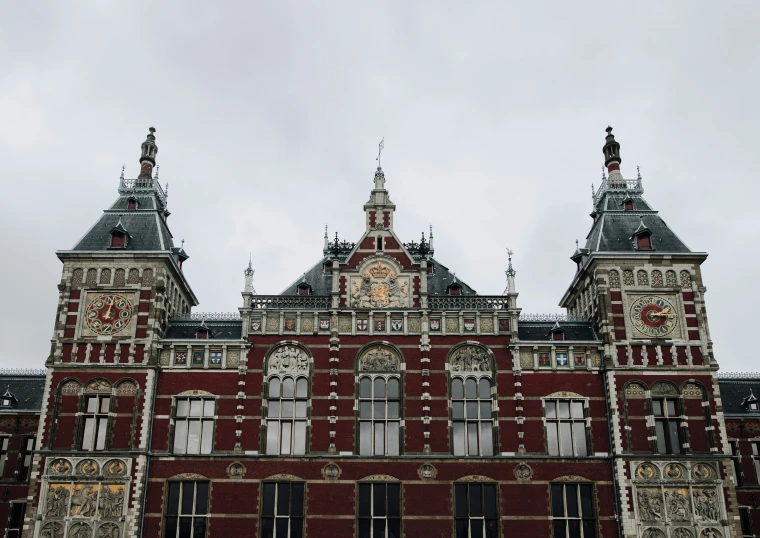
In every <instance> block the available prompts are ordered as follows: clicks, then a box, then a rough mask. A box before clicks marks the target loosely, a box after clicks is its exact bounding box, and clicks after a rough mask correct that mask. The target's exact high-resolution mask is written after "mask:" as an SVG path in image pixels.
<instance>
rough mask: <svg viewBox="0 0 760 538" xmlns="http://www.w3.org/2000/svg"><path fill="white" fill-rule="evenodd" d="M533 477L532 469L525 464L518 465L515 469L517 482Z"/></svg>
mask: <svg viewBox="0 0 760 538" xmlns="http://www.w3.org/2000/svg"><path fill="white" fill-rule="evenodd" d="M532 477H533V469H531V468H530V465H528V464H527V463H520V464H518V465H517V467H515V478H517V479H518V480H530V479H531V478H532Z"/></svg>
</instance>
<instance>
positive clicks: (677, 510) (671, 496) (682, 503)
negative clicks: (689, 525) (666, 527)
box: [665, 489, 691, 521]
mask: <svg viewBox="0 0 760 538" xmlns="http://www.w3.org/2000/svg"><path fill="white" fill-rule="evenodd" d="M688 494H689V492H688V490H686V489H684V490H678V489H672V490H668V489H666V490H665V503H666V504H667V507H668V516H670V519H671V521H688V520H690V519H691V503H690V502H689V498H688Z"/></svg>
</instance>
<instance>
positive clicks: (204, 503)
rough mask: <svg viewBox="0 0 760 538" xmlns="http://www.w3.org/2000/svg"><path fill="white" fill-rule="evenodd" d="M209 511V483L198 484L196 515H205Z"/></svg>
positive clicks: (196, 490) (196, 489)
mask: <svg viewBox="0 0 760 538" xmlns="http://www.w3.org/2000/svg"><path fill="white" fill-rule="evenodd" d="M207 510H208V482H198V485H197V486H196V488H195V513H196V515H203V514H205V513H206V511H207Z"/></svg>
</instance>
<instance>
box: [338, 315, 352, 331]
mask: <svg viewBox="0 0 760 538" xmlns="http://www.w3.org/2000/svg"><path fill="white" fill-rule="evenodd" d="M338 331H339V332H342V333H350V332H351V318H350V317H348V316H340V317H339V318H338Z"/></svg>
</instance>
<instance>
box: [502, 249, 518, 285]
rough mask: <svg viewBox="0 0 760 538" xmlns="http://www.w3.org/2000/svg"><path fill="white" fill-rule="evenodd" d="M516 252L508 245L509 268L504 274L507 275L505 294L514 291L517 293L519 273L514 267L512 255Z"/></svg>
mask: <svg viewBox="0 0 760 538" xmlns="http://www.w3.org/2000/svg"><path fill="white" fill-rule="evenodd" d="M513 254H514V252H513V251H512V250H510V249H509V247H507V259H508V260H509V264H508V266H507V270H506V271H504V274H505V275H507V288H506V289H505V290H504V294H503V295H509V294H512V293H517V292H516V290H515V275H516V274H517V271H515V269H514V267H512V255H513Z"/></svg>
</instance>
